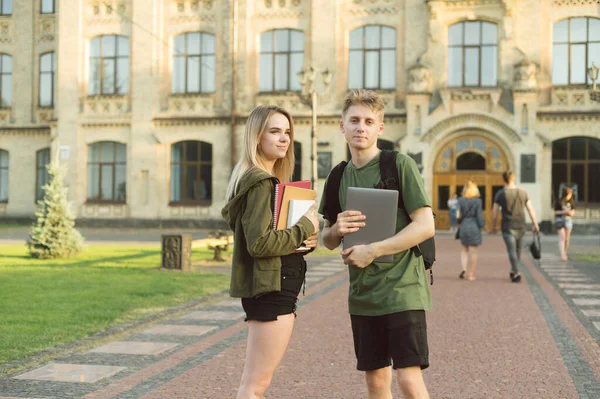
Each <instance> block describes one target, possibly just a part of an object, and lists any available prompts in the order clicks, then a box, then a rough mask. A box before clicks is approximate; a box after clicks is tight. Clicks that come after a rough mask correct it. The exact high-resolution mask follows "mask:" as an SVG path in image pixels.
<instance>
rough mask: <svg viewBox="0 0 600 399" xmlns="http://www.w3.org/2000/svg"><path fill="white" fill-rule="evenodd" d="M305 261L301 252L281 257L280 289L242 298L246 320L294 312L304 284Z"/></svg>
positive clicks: (262, 318) (263, 319)
mask: <svg viewBox="0 0 600 399" xmlns="http://www.w3.org/2000/svg"><path fill="white" fill-rule="evenodd" d="M305 275H306V262H305V261H304V256H303V254H301V253H297V254H291V255H286V256H282V257H281V291H274V292H269V293H267V294H262V295H259V296H257V297H253V298H242V307H243V308H244V311H245V312H246V321H248V320H257V321H274V320H277V316H279V315H284V314H290V313H295V312H296V302H297V301H298V294H299V293H300V290H301V289H302V284H304V277H305Z"/></svg>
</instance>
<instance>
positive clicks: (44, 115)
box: [37, 108, 54, 123]
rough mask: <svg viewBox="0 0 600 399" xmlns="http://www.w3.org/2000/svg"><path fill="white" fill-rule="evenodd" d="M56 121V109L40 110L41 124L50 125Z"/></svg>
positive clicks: (38, 112)
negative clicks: (52, 121)
mask: <svg viewBox="0 0 600 399" xmlns="http://www.w3.org/2000/svg"><path fill="white" fill-rule="evenodd" d="M53 119H54V108H40V109H38V110H37V120H38V122H39V123H48V122H50V121H51V120H53Z"/></svg>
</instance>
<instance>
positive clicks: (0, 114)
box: [0, 108, 12, 126]
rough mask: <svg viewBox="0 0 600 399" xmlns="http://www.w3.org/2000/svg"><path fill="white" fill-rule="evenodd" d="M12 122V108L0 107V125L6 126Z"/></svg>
mask: <svg viewBox="0 0 600 399" xmlns="http://www.w3.org/2000/svg"><path fill="white" fill-rule="evenodd" d="M11 122H12V110H11V109H10V108H3V109H0V126H6V125H8V124H10V123H11Z"/></svg>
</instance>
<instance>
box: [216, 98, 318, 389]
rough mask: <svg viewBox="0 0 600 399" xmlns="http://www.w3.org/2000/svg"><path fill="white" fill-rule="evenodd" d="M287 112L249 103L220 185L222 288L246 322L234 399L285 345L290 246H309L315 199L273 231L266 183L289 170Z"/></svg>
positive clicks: (292, 265)
mask: <svg viewBox="0 0 600 399" xmlns="http://www.w3.org/2000/svg"><path fill="white" fill-rule="evenodd" d="M293 142H294V127H293V122H292V118H291V116H290V115H289V113H288V112H286V111H285V110H283V109H281V108H279V107H275V106H259V107H257V108H255V109H254V110H253V111H252V113H251V114H250V116H249V117H248V121H247V123H246V132H245V134H244V146H243V154H242V156H241V159H240V161H239V162H238V163H237V165H236V166H235V168H234V169H233V173H232V175H231V179H230V181H229V185H228V187H227V193H226V197H227V201H228V203H227V205H226V206H225V207H224V208H223V210H222V211H221V213H222V215H223V217H224V219H225V220H226V221H227V223H228V224H229V227H230V228H231V229H232V230H233V234H234V244H233V259H232V270H231V285H230V289H229V294H230V295H231V296H232V297H235V298H242V300H241V301H242V307H243V308H244V311H245V312H246V321H247V322H248V340H247V346H246V361H245V364H244V371H243V374H242V379H241V383H240V387H239V390H238V393H237V399H254V398H262V397H263V394H264V393H265V391H266V390H267V388H268V387H269V385H270V383H271V378H272V377H273V374H274V372H275V369H276V368H277V366H278V365H279V362H280V361H281V359H282V357H283V354H284V352H285V350H286V348H287V345H288V343H289V340H290V337H291V335H292V329H293V327H294V319H295V317H296V315H295V311H296V302H297V300H298V294H299V293H300V289H301V288H302V284H303V283H304V276H305V273H306V262H305V261H304V257H303V254H302V253H297V251H296V248H298V247H300V246H302V244H304V246H305V247H307V248H315V247H316V245H317V235H316V233H317V232H318V230H319V220H318V216H317V214H316V212H315V210H316V206H313V207H312V208H311V209H309V210H308V212H306V214H305V215H304V216H303V217H301V218H300V220H299V221H298V223H297V224H295V225H294V226H292V227H290V228H288V229H286V230H274V229H273V228H272V226H273V214H272V211H271V207H270V206H269V204H270V203H272V202H273V191H274V185H275V184H276V183H279V182H287V181H289V179H290V177H291V176H292V173H293V169H294V152H293V151H289V148H290V145H291V143H293Z"/></svg>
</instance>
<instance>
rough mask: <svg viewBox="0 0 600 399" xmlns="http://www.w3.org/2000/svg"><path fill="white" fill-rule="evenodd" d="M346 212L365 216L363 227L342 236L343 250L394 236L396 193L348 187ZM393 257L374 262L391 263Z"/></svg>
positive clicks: (396, 206)
mask: <svg viewBox="0 0 600 399" xmlns="http://www.w3.org/2000/svg"><path fill="white" fill-rule="evenodd" d="M346 210H348V211H360V212H362V214H363V215H366V216H367V219H366V225H365V227H361V228H360V229H359V230H358V231H357V232H356V233H350V234H346V235H344V240H343V248H344V249H347V248H350V247H352V246H354V245H360V244H370V243H373V242H377V241H383V240H385V239H386V238H390V237H392V236H393V235H395V234H396V215H397V213H398V191H397V190H379V189H375V188H359V187H348V191H347V194H346ZM392 260H393V255H384V256H380V257H379V258H377V259H375V262H392Z"/></svg>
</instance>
